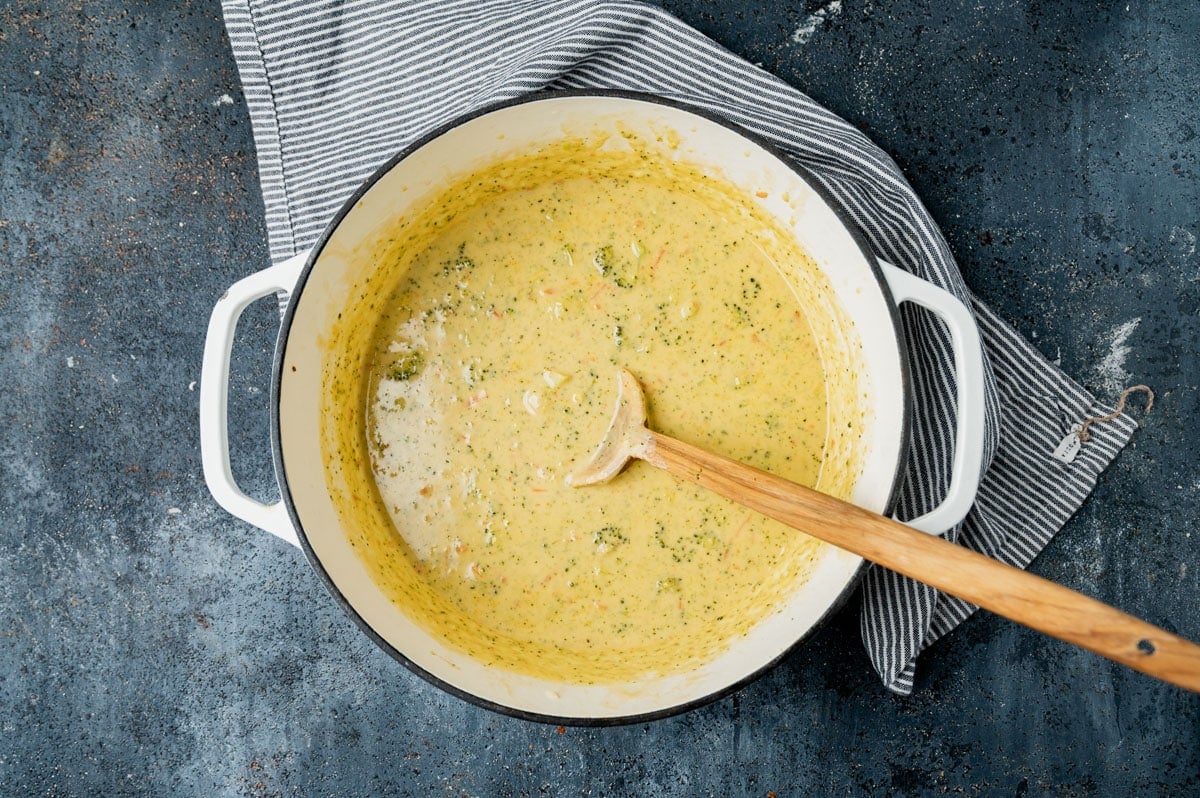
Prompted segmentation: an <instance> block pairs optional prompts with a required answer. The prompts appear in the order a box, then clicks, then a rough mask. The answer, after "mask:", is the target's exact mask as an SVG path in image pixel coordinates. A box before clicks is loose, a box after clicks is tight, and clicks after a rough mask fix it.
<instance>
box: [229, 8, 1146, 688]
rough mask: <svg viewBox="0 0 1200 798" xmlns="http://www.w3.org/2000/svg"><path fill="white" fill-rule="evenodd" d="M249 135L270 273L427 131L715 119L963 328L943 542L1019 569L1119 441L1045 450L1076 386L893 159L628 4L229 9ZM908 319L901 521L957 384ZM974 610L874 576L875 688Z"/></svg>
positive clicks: (698, 38)
mask: <svg viewBox="0 0 1200 798" xmlns="http://www.w3.org/2000/svg"><path fill="white" fill-rule="evenodd" d="M223 4H224V13H225V21H226V26H227V28H228V30H229V37H230V40H231V42H232V45H233V52H234V56H235V57H236V59H237V65H238V69H239V70H240V73H241V78H242V84H243V88H244V91H245V97H246V103H247V105H248V107H249V111H250V118H251V120H252V122H253V126H254V139H255V143H256V145H257V148H258V163H259V172H260V177H261V180H262V189H263V196H264V199H265V201H266V215H267V229H268V233H269V236H270V251H271V257H272V259H273V260H275V261H280V260H283V259H285V258H288V257H289V256H292V255H294V254H296V253H298V252H301V251H303V250H305V249H306V248H308V247H309V246H310V245H311V244H312V243H313V242H314V240H315V239H316V238H317V236H318V234H319V233H320V232H321V230H322V228H324V226H325V225H326V223H327V222H328V221H329V219H330V218H331V217H332V215H333V214H334V212H335V211H336V210H337V208H338V207H339V206H340V204H341V203H342V202H343V200H345V198H346V197H347V196H348V195H349V194H350V193H351V192H352V191H353V190H354V189H355V187H357V186H358V184H359V183H360V182H361V181H363V180H364V179H365V178H366V177H368V176H369V175H370V174H371V173H372V172H373V171H374V170H375V169H376V168H377V167H378V166H380V165H381V164H382V163H383V162H384V161H386V160H387V159H388V158H389V157H390V156H392V155H393V154H395V153H396V152H397V151H398V150H400V149H401V148H403V147H404V146H405V145H407V144H409V143H410V142H412V141H413V140H414V139H416V138H418V137H419V136H421V135H422V134H423V133H425V132H427V131H429V130H430V129H432V128H434V127H436V126H438V125H440V124H441V123H443V122H445V121H447V120H449V119H451V118H452V117H454V116H457V115H459V114H463V113H465V112H467V111H470V110H472V109H475V108H477V107H479V106H481V105H484V104H488V103H492V102H495V101H498V100H504V99H509V98H513V97H516V96H519V95H522V94H526V93H528V92H532V91H536V90H543V89H588V88H609V89H625V90H632V91H642V92H649V93H652V94H656V95H660V96H662V97H667V98H671V99H675V100H679V101H682V102H686V103H690V104H692V105H695V106H698V107H700V108H703V109H706V110H708V111H711V112H712V113H714V114H718V115H721V116H724V117H726V118H728V119H730V120H733V121H734V122H737V123H739V124H741V125H742V126H744V127H746V128H748V129H749V130H751V131H754V132H755V133H757V134H759V135H760V136H763V137H765V138H767V139H768V140H770V141H772V142H774V143H775V144H776V145H777V146H778V147H780V148H781V149H782V150H783V151H784V152H785V153H787V155H788V156H789V157H791V158H794V159H795V161H796V162H797V163H799V164H801V165H803V166H804V167H805V168H807V169H808V170H809V172H811V173H812V174H813V175H815V176H816V179H817V180H818V181H819V182H820V183H821V184H822V185H823V186H824V187H825V188H826V189H827V190H828V191H829V192H830V193H831V194H832V195H833V196H834V197H836V198H837V200H838V201H840V202H841V204H842V205H843V206H844V208H845V209H846V211H847V212H848V213H849V214H850V216H851V217H852V218H853V219H854V220H855V221H856V222H857V224H858V226H859V227H860V229H861V230H862V232H863V234H864V235H865V236H866V239H867V240H868V242H869V243H870V245H871V246H872V247H873V248H874V250H875V252H876V253H877V254H878V255H879V256H880V257H881V258H883V259H885V260H888V261H891V262H892V263H895V264H897V265H899V266H902V267H903V268H906V269H908V270H909V271H911V272H913V273H914V274H917V275H918V276H920V277H923V278H925V279H927V280H930V281H932V282H934V283H936V284H937V285H940V286H942V287H943V288H946V289H947V290H949V291H951V292H952V293H954V294H955V295H957V296H958V297H960V298H961V299H963V300H964V301H966V302H967V303H968V304H969V305H970V306H971V307H972V308H973V309H974V311H975V314H976V318H977V319H978V321H979V326H980V330H981V333H982V337H983V342H984V347H985V353H986V356H987V362H988V391H987V413H988V419H987V430H988V434H987V453H986V456H987V459H986V463H987V469H986V472H985V474H984V475H983V483H982V485H981V487H980V491H979V498H978V501H977V503H976V506H975V507H974V509H973V510H972V511H971V513H970V515H969V516H968V517H967V519H966V521H965V522H964V523H963V524H962V525H961V526H960V528H957V529H952V530H949V531H948V532H947V536H948V537H949V538H951V539H956V540H958V541H959V542H960V543H963V544H964V545H967V546H969V547H971V548H973V549H977V550H979V551H981V552H983V553H985V554H987V555H989V556H992V557H997V558H999V559H1001V560H1004V561H1006V562H1009V563H1012V564H1015V565H1017V566H1020V567H1025V566H1026V565H1028V563H1029V562H1030V561H1031V560H1032V559H1033V558H1034V557H1035V556H1036V555H1037V553H1038V552H1039V551H1040V550H1041V549H1042V547H1043V546H1044V545H1045V544H1046V542H1047V541H1048V540H1049V539H1050V538H1051V537H1052V536H1053V535H1054V533H1055V532H1057V531H1058V530H1059V529H1060V528H1061V527H1062V525H1063V524H1064V523H1065V522H1066V521H1067V519H1068V518H1069V517H1070V516H1071V515H1072V513H1074V512H1075V511H1076V509H1078V507H1079V506H1080V504H1081V503H1082V502H1083V500H1084V499H1085V498H1086V497H1087V495H1088V493H1090V492H1091V490H1092V488H1093V487H1094V485H1095V482H1096V478H1097V475H1098V474H1099V473H1100V471H1101V470H1102V469H1103V468H1105V466H1107V464H1108V463H1109V462H1110V461H1111V460H1112V458H1113V457H1115V456H1116V455H1117V453H1118V452H1119V451H1120V450H1121V448H1122V447H1123V446H1124V445H1125V443H1126V442H1127V441H1128V439H1129V436H1130V435H1131V434H1132V431H1133V429H1134V426H1135V424H1134V422H1133V421H1132V420H1131V419H1130V418H1128V417H1127V416H1119V417H1118V418H1117V419H1116V420H1114V421H1112V422H1110V423H1106V424H1099V425H1096V426H1094V427H1093V428H1092V436H1091V438H1090V440H1088V442H1087V443H1085V444H1083V446H1082V450H1081V451H1080V452H1079V454H1078V455H1077V457H1076V458H1075V460H1074V461H1073V462H1071V463H1070V464H1064V463H1061V462H1059V461H1057V460H1054V459H1052V457H1051V452H1052V451H1053V450H1054V449H1055V447H1056V446H1057V445H1058V443H1059V441H1061V440H1062V439H1063V437H1064V436H1065V435H1066V434H1067V432H1068V430H1069V428H1070V426H1071V425H1072V424H1074V423H1077V422H1079V421H1082V420H1083V419H1084V418H1086V417H1088V416H1096V415H1103V414H1105V413H1107V412H1108V411H1109V408H1107V407H1104V406H1101V405H1098V404H1097V403H1096V402H1095V401H1094V400H1093V398H1092V397H1091V396H1089V395H1088V394H1087V392H1085V391H1084V390H1083V389H1082V388H1081V387H1080V386H1079V385H1077V384H1076V383H1074V382H1072V381H1071V380H1070V379H1068V378H1067V377H1066V376H1064V375H1063V374H1062V373H1061V372H1060V371H1059V370H1058V369H1057V368H1055V367H1054V366H1052V365H1051V364H1050V363H1048V362H1047V361H1046V360H1045V358H1043V357H1042V356H1041V355H1040V354H1039V353H1038V352H1037V351H1036V350H1035V349H1034V348H1033V347H1031V346H1030V345H1029V344H1028V343H1027V342H1026V341H1025V340H1024V339H1022V338H1021V337H1020V336H1019V335H1017V334H1016V333H1015V332H1014V331H1013V330H1012V329H1011V328H1010V327H1009V326H1008V325H1007V324H1005V323H1004V322H1003V321H1002V320H1001V319H999V318H998V317H997V316H996V315H995V314H994V313H993V312H992V311H990V310H989V309H988V308H987V307H985V306H983V305H982V304H980V303H979V302H978V301H977V300H975V299H974V298H973V297H972V296H971V294H970V292H969V291H968V289H967V287H966V285H965V284H964V283H963V280H962V276H961V275H960V273H959V271H958V267H957V266H956V265H955V262H954V257H953V255H952V254H951V253H950V250H949V248H948V247H947V245H946V242H945V240H944V239H943V238H942V235H941V233H940V232H939V231H938V229H937V227H936V225H935V224H934V222H933V219H931V218H930V216H929V213H928V212H927V211H926V210H925V208H924V207H923V206H922V204H921V201H920V199H918V198H917V196H916V195H915V194H914V193H913V190H912V189H911V188H910V187H909V185H908V183H907V182H905V180H904V177H903V176H902V175H901V174H900V171H899V170H898V169H897V168H896V165H895V164H894V163H893V162H892V160H891V159H890V158H889V157H888V156H887V155H886V154H884V153H883V152H882V151H881V150H880V149H879V148H878V147H876V146H875V145H874V144H872V143H871V142H870V141H868V140H867V139H866V138H865V137H864V136H863V135H862V134H861V133H859V132H858V131H857V130H855V129H854V128H853V127H851V126H850V125H849V124H847V123H846V122H844V121H843V120H841V119H839V118H838V117H836V116H834V115H833V114H831V113H830V112H828V111H826V110H825V109H824V108H822V107H821V106H819V105H817V104H816V103H814V102H813V101H812V100H810V99H809V98H808V97H806V96H805V95H804V94H802V93H801V92H799V91H797V90H796V89H794V88H792V87H791V86H789V85H787V84H785V83H783V82H782V81H780V80H779V79H777V78H775V77H773V76H772V75H770V74H768V73H767V72H765V71H763V70H761V69H759V68H757V67H754V66H752V65H750V64H748V63H746V62H745V61H743V60H742V59H740V58H738V57H736V56H734V55H732V54H731V53H729V52H727V51H725V50H723V49H722V48H721V47H719V46H718V45H716V44H715V43H713V42H712V41H710V40H709V39H707V38H705V37H704V36H702V35H701V34H699V33H697V32H696V31H694V30H692V29H691V28H689V27H687V26H686V25H684V24H683V23H681V22H679V21H678V20H677V19H675V18H674V17H672V16H671V15H669V14H667V13H666V12H664V11H662V10H660V9H658V8H655V7H652V6H648V5H642V4H639V3H635V2H626V1H624V0H615V1H610V2H596V0H432V2H430V1H428V0H254V2H250V0H223ZM902 322H903V325H904V330H905V334H906V336H907V339H906V341H907V346H908V348H909V356H910V362H911V365H912V369H913V391H914V394H915V397H914V399H915V401H914V407H915V408H916V415H915V417H914V423H913V429H912V447H911V456H910V462H909V463H908V467H907V471H906V473H905V474H904V476H903V486H902V492H901V495H900V499H899V504H898V513H899V515H900V516H901V517H915V516H916V515H918V514H921V513H923V512H925V511H926V510H928V509H930V508H932V507H933V506H934V505H935V504H936V503H937V498H938V497H939V496H940V495H942V493H943V492H944V490H945V488H946V484H947V482H948V474H947V472H948V465H949V462H950V454H951V451H952V441H953V427H954V412H953V406H954V403H953V396H954V378H953V372H952V368H951V363H952V359H951V351H950V346H949V342H948V340H947V336H946V335H945V333H944V331H943V330H942V328H941V327H940V324H938V323H936V322H934V321H933V320H932V319H931V318H930V317H929V316H928V315H926V314H924V313H921V312H915V311H913V310H911V309H909V308H907V307H906V308H905V309H904V311H903V313H902ZM974 609H975V608H974V607H973V606H971V605H968V604H966V603H965V602H962V601H959V600H957V599H954V598H950V597H947V596H945V595H941V594H939V593H938V592H937V591H935V590H933V589H931V588H928V587H926V586H924V585H921V584H918V583H915V582H913V581H911V580H909V579H906V578H903V577H900V576H897V575H896V574H894V573H892V572H890V571H886V570H884V569H881V568H878V567H876V568H872V569H871V570H870V571H869V573H868V574H867V577H866V580H865V582H864V586H863V592H862V635H863V641H864V643H865V645H866V648H867V651H868V653H869V655H870V657H871V660H872V662H873V663H874V665H875V667H876V668H877V669H878V671H879V673H880V675H881V677H882V679H883V682H884V684H886V685H887V686H888V687H889V688H890V689H892V690H894V691H896V692H898V693H909V692H911V691H912V688H913V676H914V672H915V668H916V657H917V654H918V653H919V652H920V651H921V650H922V649H923V648H925V647H926V646H928V645H930V644H931V643H932V642H933V641H935V640H937V639H938V638H940V637H941V636H942V635H944V634H946V633H947V632H949V631H950V630H951V629H953V628H954V627H955V626H956V625H958V624H959V623H961V622H962V621H963V619H965V618H966V617H967V616H968V615H970V614H971V612H972V611H973V610H974Z"/></svg>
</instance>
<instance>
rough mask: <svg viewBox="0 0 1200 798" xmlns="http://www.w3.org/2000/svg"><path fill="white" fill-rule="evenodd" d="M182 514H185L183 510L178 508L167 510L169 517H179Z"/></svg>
mask: <svg viewBox="0 0 1200 798" xmlns="http://www.w3.org/2000/svg"><path fill="white" fill-rule="evenodd" d="M182 512H183V510H180V509H179V508H178V507H168V508H167V515H179V514H180V513H182Z"/></svg>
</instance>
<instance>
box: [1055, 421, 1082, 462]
mask: <svg viewBox="0 0 1200 798" xmlns="http://www.w3.org/2000/svg"><path fill="white" fill-rule="evenodd" d="M1081 429H1083V425H1082V424H1073V425H1072V426H1071V430H1070V431H1069V432H1068V433H1067V437H1065V438H1063V439H1062V440H1061V441H1059V442H1058V446H1057V447H1056V448H1055V449H1054V452H1053V453H1052V454H1051V455H1050V456H1051V457H1053V458H1054V459H1055V460H1058V461H1059V462H1060V463H1073V462H1075V455H1077V454H1079V449H1080V448H1081V447H1082V446H1083V441H1081V440H1079V430H1081Z"/></svg>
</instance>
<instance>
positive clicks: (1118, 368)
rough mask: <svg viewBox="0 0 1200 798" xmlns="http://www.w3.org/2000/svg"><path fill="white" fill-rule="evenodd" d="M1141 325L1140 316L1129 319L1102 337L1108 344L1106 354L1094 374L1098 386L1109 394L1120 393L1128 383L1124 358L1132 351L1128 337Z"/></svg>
mask: <svg viewBox="0 0 1200 798" xmlns="http://www.w3.org/2000/svg"><path fill="white" fill-rule="evenodd" d="M1141 323H1142V318H1141V316H1139V317H1137V318H1136V319H1130V320H1129V321H1127V322H1125V323H1124V324H1118V325H1117V326H1116V327H1113V328H1112V329H1111V330H1109V331H1108V332H1107V333H1106V334H1105V335H1104V339H1103V340H1104V342H1105V343H1106V344H1108V354H1106V355H1105V356H1104V359H1103V360H1101V361H1100V363H1099V364H1098V365H1097V366H1096V374H1097V376H1099V378H1100V380H1099V381H1100V385H1101V386H1102V387H1103V388H1104V390H1106V391H1108V392H1109V393H1113V394H1116V393H1120V392H1121V391H1122V390H1123V389H1124V388H1125V384H1126V383H1127V382H1128V381H1129V376H1130V375H1129V372H1128V371H1126V370H1125V358H1127V357H1129V353H1130V352H1131V351H1132V350H1131V349H1130V347H1129V345H1128V341H1129V336H1131V335H1133V331H1134V330H1136V329H1137V328H1138V325H1139V324H1141Z"/></svg>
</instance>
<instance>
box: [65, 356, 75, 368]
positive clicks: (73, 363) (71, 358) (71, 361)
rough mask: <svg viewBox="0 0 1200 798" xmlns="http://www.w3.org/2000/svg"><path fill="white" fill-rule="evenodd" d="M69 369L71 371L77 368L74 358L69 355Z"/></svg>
mask: <svg viewBox="0 0 1200 798" xmlns="http://www.w3.org/2000/svg"><path fill="white" fill-rule="evenodd" d="M67 368H69V369H73V368H75V358H73V357H71V356H69V355H68V356H67Z"/></svg>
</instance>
